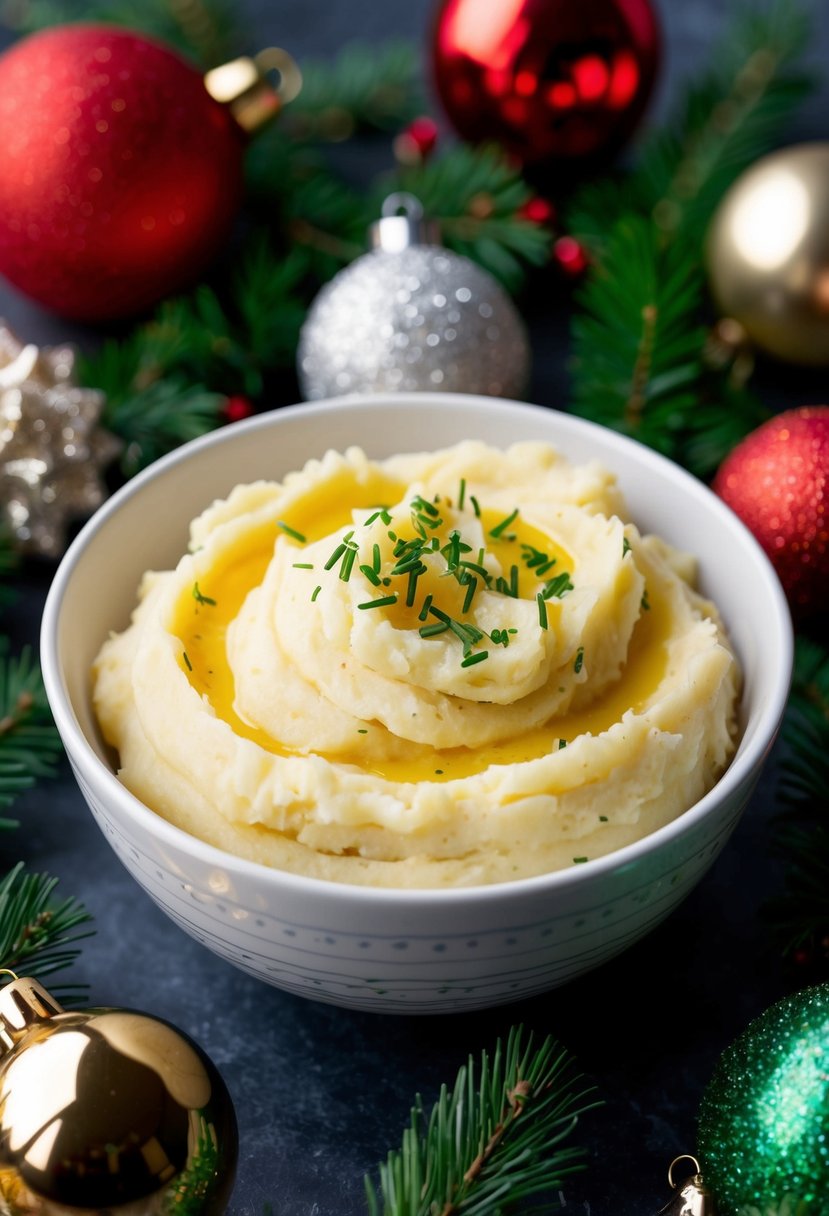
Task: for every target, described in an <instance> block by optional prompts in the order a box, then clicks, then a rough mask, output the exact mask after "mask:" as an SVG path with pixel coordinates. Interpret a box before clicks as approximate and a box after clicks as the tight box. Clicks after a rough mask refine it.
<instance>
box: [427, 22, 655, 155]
mask: <svg viewBox="0 0 829 1216" xmlns="http://www.w3.org/2000/svg"><path fill="white" fill-rule="evenodd" d="M660 58H661V38H660V33H659V26H658V24H657V20H656V17H655V14H654V11H653V9H652V7H651V4H650V3H649V0H444V2H443V3H442V4H441V6H440V8H439V10H438V14H437V20H436V24H435V35H434V54H433V62H434V77H435V84H436V87H437V91H438V94H439V96H440V99H441V101H442V103H443V106H444V109H445V110H446V113H447V115H448V117H449V119H450V121H451V122H452V124H453V126H454V127H455V129H456V130H457V132H458V133H459V134H460V135H461V136H463V138H464V139H467V140H470V141H471V142H473V143H475V142H479V141H493V140H494V141H496V142H497V143H499V144H500V145H501V146H502V147H503V148H504V149H505V150H506V151H507V152H509V153H510V154H512V155H513V156H515V157H517V159H518V160H519V161H521V162H522V163H523V164H524V165H525V166H527V167H534V168H535V169H538V168H540V167H542V166H550V165H551V164H561V163H564V164H570V165H573V164H574V163H577V162H578V163H581V164H582V165H583V167H584V168H588V167H591V166H593V165H595V166H597V167H598V166H599V165H601V164H603V163H606V162H607V161H608V160H609V159H610V158H611V157H612V156H613V154H614V153H615V152H617V151H618V150H619V148H621V147H622V145H623V144H624V143H625V142H626V141H627V139H628V138H629V137H630V135H631V134H632V132H633V130H634V129H635V127H636V125H637V123H638V121H639V119H640V117H641V115H642V113H643V111H644V109H645V106H646V104H647V101H648V98H649V96H650V93H651V89H652V87H653V84H654V81H655V79H656V75H657V71H658V68H659V63H660Z"/></svg>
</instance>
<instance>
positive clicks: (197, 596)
mask: <svg viewBox="0 0 829 1216" xmlns="http://www.w3.org/2000/svg"><path fill="white" fill-rule="evenodd" d="M193 599H194V600H195V601H196V603H197V604H212V605H213V606H214V607H215V605H216V601H215V600H214V599H211V598H210V596H209V595H202V593H201V591H199V584H198V583H193Z"/></svg>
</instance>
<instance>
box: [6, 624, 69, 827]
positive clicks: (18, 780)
mask: <svg viewBox="0 0 829 1216" xmlns="http://www.w3.org/2000/svg"><path fill="white" fill-rule="evenodd" d="M3 643H4V639H2V638H0V808H6V807H9V806H11V804H12V803H13V802H14V800H15V798H17V796H18V795H19V794H20V793H22V792H23V790H27V789H31V787H32V786H33V785H34V784H35V782H36V781H37V780H38V779H39V778H41V777H53V776H54V775H55V773H56V766H57V761H58V757H59V756H60V754H61V742H60V738H59V736H58V733H57V731H56V730H55V727H54V723H53V722H52V715H51V713H50V710H49V705H48V702H47V700H46V693H45V690H44V688H43V680H42V678H41V675H40V669H39V667H38V665H37V662H36V661H35V659H34V657H33V655H32V652H31V650H30V649H29V648H26V649H24V650H23V651H22V652H21V653H20V654H19V655H18V656H9V655H7V654H5V653H4V651H5V645H4V644H3ZM14 826H16V825H15V821H14V820H10V819H0V827H14Z"/></svg>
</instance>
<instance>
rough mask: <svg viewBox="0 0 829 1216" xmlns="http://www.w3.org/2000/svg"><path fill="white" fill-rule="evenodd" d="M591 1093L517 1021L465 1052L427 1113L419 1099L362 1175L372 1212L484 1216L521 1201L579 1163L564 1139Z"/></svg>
mask: <svg viewBox="0 0 829 1216" xmlns="http://www.w3.org/2000/svg"><path fill="white" fill-rule="evenodd" d="M590 1095H591V1089H590V1087H589V1086H586V1085H585V1084H584V1081H583V1078H582V1077H581V1076H579V1075H578V1073H577V1072H576V1071H575V1070H574V1067H573V1061H572V1059H571V1058H570V1057H569V1055H568V1054H567V1052H566V1051H564V1050H563V1049H562V1048H561V1047H560V1046H558V1044H556V1043H555V1041H554V1040H552V1039H551V1038H546V1039H545V1040H544V1041H543V1042H542V1043H541V1044H540V1046H538V1047H535V1046H534V1043H533V1037H532V1035H529V1036H525V1035H524V1033H523V1029H522V1027H520V1026H518V1027H512V1029H511V1030H510V1033H509V1036H508V1038H507V1041H506V1045H503V1044H502V1042H501V1040H500V1039H499V1040H498V1041H497V1043H496V1045H495V1048H494V1050H493V1051H492V1052H491V1053H488V1052H486V1051H484V1052H482V1054H481V1059H480V1064H479V1065H478V1066H477V1067H476V1064H475V1061H474V1060H473V1059H472V1057H470V1059H469V1061H468V1063H467V1064H466V1065H464V1066H463V1067H462V1068H461V1069H460V1071H459V1072H458V1075H457V1079H456V1081H455V1084H454V1087H453V1088H452V1089H451V1090H450V1089H449V1088H447V1087H446V1086H445V1085H444V1086H443V1087H442V1088H441V1091H440V1097H439V1098H438V1101H437V1102H436V1103H435V1105H434V1107H433V1108H432V1111H431V1114H429V1115H428V1116H427V1114H426V1112H425V1110H424V1108H423V1103H422V1099H421V1098H420V1096H419V1095H418V1097H417V1098H416V1100H415V1105H414V1107H413V1108H412V1111H411V1122H410V1124H409V1126H408V1127H407V1128H406V1130H405V1131H404V1133H403V1139H402V1144H401V1147H400V1148H399V1149H395V1150H392V1151H391V1152H390V1153H389V1155H388V1157H387V1159H386V1161H385V1163H384V1164H382V1165H381V1166H380V1167H379V1171H378V1172H379V1178H378V1180H376V1181H375V1180H373V1179H371V1178H369V1177H367V1178H366V1183H365V1184H366V1197H367V1203H368V1211H369V1213H370V1216H432V1213H435V1212H439V1213H441V1216H453V1214H454V1213H457V1214H458V1216H460V1214H461V1213H463V1216H484V1214H485V1213H501V1214H502V1216H507V1213H510V1212H517V1211H526V1210H527V1206H526V1205H527V1203H528V1202H529V1201H531V1200H534V1199H538V1198H539V1197H540V1196H542V1195H543V1193H544V1192H545V1191H549V1190H551V1189H555V1188H557V1187H559V1186H560V1185H561V1182H562V1180H563V1179H564V1178H565V1177H567V1176H569V1175H570V1174H573V1173H575V1172H577V1171H579V1170H581V1169H583V1168H584V1155H583V1153H582V1151H581V1150H580V1149H579V1148H578V1147H577V1146H574V1145H572V1144H569V1143H567V1141H568V1140H569V1139H570V1137H571V1135H572V1133H573V1132H574V1130H575V1128H576V1126H577V1124H578V1121H579V1119H580V1118H581V1116H582V1115H583V1114H585V1113H586V1112H587V1111H588V1110H590V1109H591V1108H592V1107H594V1106H596V1105H598V1103H597V1102H595V1101H593V1100H591V1098H590Z"/></svg>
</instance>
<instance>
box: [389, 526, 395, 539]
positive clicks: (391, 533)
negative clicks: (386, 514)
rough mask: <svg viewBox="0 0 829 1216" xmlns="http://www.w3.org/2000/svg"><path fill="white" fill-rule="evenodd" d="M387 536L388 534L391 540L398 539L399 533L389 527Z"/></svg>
mask: <svg viewBox="0 0 829 1216" xmlns="http://www.w3.org/2000/svg"><path fill="white" fill-rule="evenodd" d="M387 536H388V538H389V540H397V533H396V532H392V530H391V528H389V530H388V533H387Z"/></svg>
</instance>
